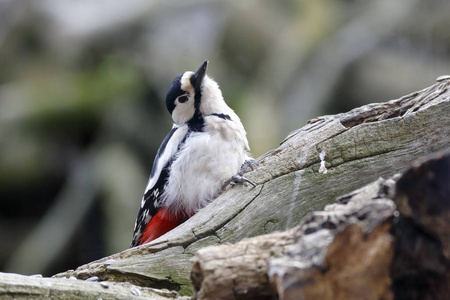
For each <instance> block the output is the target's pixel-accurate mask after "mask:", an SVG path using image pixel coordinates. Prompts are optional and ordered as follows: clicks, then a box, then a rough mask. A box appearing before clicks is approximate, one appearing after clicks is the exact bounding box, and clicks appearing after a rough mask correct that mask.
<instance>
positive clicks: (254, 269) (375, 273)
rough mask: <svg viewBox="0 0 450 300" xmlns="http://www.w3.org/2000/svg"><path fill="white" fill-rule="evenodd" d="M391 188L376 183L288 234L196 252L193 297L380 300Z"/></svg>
mask: <svg viewBox="0 0 450 300" xmlns="http://www.w3.org/2000/svg"><path fill="white" fill-rule="evenodd" d="M393 182H394V181H393V180H384V179H378V180H377V181H375V182H374V183H372V184H369V185H368V186H366V187H364V188H362V189H359V190H357V191H354V192H352V193H351V194H349V195H345V196H343V197H341V198H339V199H338V203H335V204H330V205H327V206H326V207H325V211H318V212H314V213H312V214H310V215H308V216H307V217H306V219H305V220H304V221H303V223H302V224H301V225H300V226H298V227H296V228H294V229H292V230H290V231H287V232H283V233H273V234H269V235H262V236H258V237H254V238H249V239H245V240H243V241H241V242H238V243H236V244H234V245H220V246H210V247H206V248H203V249H201V250H199V251H198V252H197V254H196V256H195V257H194V265H193V268H192V275H191V276H192V281H193V284H194V291H195V294H194V298H195V299H199V300H200V299H273V298H274V296H275V295H277V296H278V295H279V296H280V299H351V298H346V297H349V296H351V292H350V291H348V292H342V290H353V293H356V294H357V296H358V297H359V298H357V297H354V298H353V299H385V296H386V295H389V283H390V280H389V263H390V262H391V260H392V256H393V253H394V250H393V246H392V241H393V237H392V236H391V234H390V233H389V230H390V227H391V226H390V223H389V222H387V220H389V219H391V218H392V216H393V214H394V211H395V205H394V203H393V201H392V200H390V199H387V198H385V197H386V196H385V193H386V192H387V191H388V190H389V189H391V187H392V185H393ZM368 249H371V251H368ZM355 290H356V291H355ZM370 293H373V294H376V296H377V297H376V298H373V297H367V295H369V294H370ZM339 295H341V296H339Z"/></svg>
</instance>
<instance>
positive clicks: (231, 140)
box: [163, 116, 247, 213]
mask: <svg viewBox="0 0 450 300" xmlns="http://www.w3.org/2000/svg"><path fill="white" fill-rule="evenodd" d="M205 123H206V126H205V132H192V133H190V135H189V137H188V139H187V140H186V141H185V143H184V145H183V146H182V148H181V149H180V151H179V153H178V155H177V157H176V159H175V161H174V162H173V163H172V166H171V169H170V174H169V179H168V182H167V185H166V188H165V189H164V194H163V201H164V206H166V207H172V208H176V209H183V210H185V211H186V212H187V213H195V212H197V211H198V210H199V209H201V208H202V207H204V206H206V205H207V204H208V203H210V202H211V201H212V200H213V199H214V198H216V197H217V196H218V195H219V193H220V191H221V187H222V184H223V182H224V181H225V180H227V179H229V178H230V177H231V176H233V175H235V174H236V173H237V172H238V171H239V169H240V167H241V165H242V163H243V162H244V160H245V159H246V157H247V152H246V148H247V139H246V137H245V131H244V129H243V127H242V125H241V124H240V122H238V124H236V123H235V122H232V121H229V120H222V119H219V118H218V117H215V116H211V117H206V118H205Z"/></svg>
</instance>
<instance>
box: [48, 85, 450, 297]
mask: <svg viewBox="0 0 450 300" xmlns="http://www.w3.org/2000/svg"><path fill="white" fill-rule="evenodd" d="M449 85H450V81H449V80H444V81H441V82H438V83H436V84H434V85H432V86H430V87H428V88H426V89H424V90H421V91H419V92H415V93H412V94H410V95H407V96H404V97H402V98H400V99H397V100H391V101H389V102H385V103H375V104H369V105H366V106H362V107H359V108H356V109H353V110H351V111H349V112H347V113H342V114H338V115H332V116H322V117H319V118H316V119H313V120H310V121H309V122H308V123H307V124H306V125H305V126H304V127H302V128H300V129H298V130H296V131H294V132H292V133H291V134H289V135H288V137H287V138H286V139H285V140H284V141H283V142H282V143H281V144H280V146H279V147H278V148H277V149H274V150H272V151H269V152H268V153H266V154H264V155H263V156H261V157H260V158H258V161H259V163H260V167H259V168H258V169H256V170H255V171H252V172H250V173H247V174H246V177H247V178H248V179H250V180H251V181H252V182H254V183H255V184H256V185H257V186H256V187H254V188H253V187H252V186H250V185H242V186H236V187H234V188H230V189H228V190H227V191H225V192H224V193H223V194H222V195H220V196H219V197H218V198H217V199H216V200H215V201H214V202H213V203H211V204H210V205H208V206H207V207H205V208H204V209H202V210H201V211H200V212H199V213H197V214H196V215H195V216H193V217H192V218H191V219H189V220H188V221H186V222H185V223H183V224H182V225H180V226H179V227H177V228H175V229H174V230H172V231H171V232H169V233H167V234H166V235H164V236H162V237H160V238H158V239H157V240H154V241H152V242H151V243H149V244H146V245H143V246H140V247H137V248H133V249H128V250H125V251H123V252H121V253H117V254H114V255H112V256H109V257H105V258H103V259H100V260H98V261H95V262H92V263H89V264H86V265H83V266H80V267H79V268H77V269H76V270H69V271H67V272H64V273H61V274H57V275H55V277H70V276H73V277H76V278H79V279H86V278H89V277H91V276H98V277H99V278H100V279H101V280H105V281H114V282H128V283H131V284H135V285H137V286H141V287H154V288H167V289H170V290H175V291H178V292H179V293H181V294H183V295H185V294H192V283H191V280H190V272H191V267H192V262H191V258H192V257H193V255H194V254H195V253H196V252H197V251H198V250H199V249H202V248H204V247H206V246H210V245H217V244H223V243H234V242H238V241H240V240H242V239H243V238H245V237H254V236H258V235H261V234H265V233H270V232H274V231H279V230H286V229H289V228H293V227H294V226H296V225H298V224H299V223H300V222H301V221H302V220H303V219H304V218H305V216H307V215H308V214H310V213H311V212H313V211H316V210H320V209H323V208H324V207H325V205H327V204H330V203H333V202H334V201H335V198H336V197H337V196H339V195H342V194H346V193H348V192H350V191H353V190H355V189H356V188H359V187H361V186H364V185H365V184H367V183H369V182H371V181H373V180H375V179H377V178H378V177H380V176H382V177H385V178H388V177H390V176H392V175H393V174H395V173H397V172H400V171H403V170H405V169H406V168H407V167H408V166H409V165H410V164H411V162H413V161H414V160H415V159H417V158H419V157H421V156H424V155H426V154H429V153H432V152H435V151H439V150H443V149H446V148H447V147H448V145H449V142H450V102H449V99H450V90H449ZM322 151H323V152H324V154H325V157H324V161H325V165H324V166H325V168H326V170H327V172H326V173H324V172H323V170H322V172H320V171H319V169H320V166H321V159H320V157H319V154H320V153H321V152H322Z"/></svg>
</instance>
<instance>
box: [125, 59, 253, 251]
mask: <svg viewBox="0 0 450 300" xmlns="http://www.w3.org/2000/svg"><path fill="white" fill-rule="evenodd" d="M207 66H208V61H207V60H205V62H204V63H203V64H202V65H201V66H200V68H198V70H197V71H196V72H191V71H187V72H184V73H181V74H180V75H178V76H177V77H176V78H175V79H174V80H173V82H172V86H171V87H170V89H169V92H168V93H167V97H166V106H167V109H168V111H169V113H170V114H171V115H172V120H173V126H172V129H171V130H170V132H169V133H168V134H167V136H166V137H165V139H164V140H163V142H162V144H161V146H160V147H159V149H158V152H157V154H156V158H155V160H154V162H153V168H152V172H151V175H150V179H149V181H148V184H147V187H146V189H145V192H144V196H143V198H142V201H141V206H140V208H139V212H138V215H137V219H136V223H135V225H134V235H133V241H132V242H131V247H135V246H138V245H142V244H146V243H148V242H150V241H152V240H154V239H156V238H158V237H159V236H161V235H163V234H164V233H166V232H168V231H170V230H172V229H173V228H175V227H177V226H178V225H180V224H181V223H183V222H184V221H186V220H187V219H188V218H190V217H191V216H193V215H194V214H195V213H196V212H197V211H198V210H200V209H201V208H203V207H205V206H206V205H207V204H209V203H210V202H211V201H212V200H214V198H216V197H217V196H218V195H219V194H220V193H221V191H222V190H223V188H225V187H226V186H227V185H229V184H230V185H235V184H236V183H242V182H249V183H251V184H253V183H252V182H250V181H249V180H248V179H246V178H245V177H244V176H243V174H244V172H245V171H246V170H247V169H248V168H251V169H253V166H256V165H258V163H257V162H256V161H255V160H254V159H252V158H251V157H250V152H249V151H250V148H249V146H248V141H247V137H246V132H245V130H244V126H243V125H242V123H241V121H240V119H239V117H238V116H237V115H236V113H235V112H234V111H233V110H232V109H231V108H230V107H228V105H227V104H226V103H225V101H224V99H223V97H222V92H221V91H220V89H219V86H218V84H217V83H216V82H215V81H214V80H213V79H211V78H210V77H208V75H206V68H207Z"/></svg>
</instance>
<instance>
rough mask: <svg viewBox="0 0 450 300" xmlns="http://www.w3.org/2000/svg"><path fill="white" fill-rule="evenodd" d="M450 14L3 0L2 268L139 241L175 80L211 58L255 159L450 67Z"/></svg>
mask: <svg viewBox="0 0 450 300" xmlns="http://www.w3.org/2000/svg"><path fill="white" fill-rule="evenodd" d="M449 12H450V3H448V2H447V1H445V0H438V1H433V2H429V1H424V0H422V1H419V0H399V1H390V0H374V1H344V0H340V1H331V0H319V1H307V0H284V1H276V2H274V1H268V0H263V1H245V2H243V1H237V0H231V1H217V0H215V1H214V0H211V1H207V0H191V1H159V0H153V1H149V0H132V1H130V0H126V1H125V0H119V1H112V2H108V3H106V2H104V1H70V0H41V1H14V0H3V1H0V65H1V68H0V245H1V247H0V270H2V271H10V272H18V273H24V274H30V273H43V274H45V275H50V274H53V273H55V272H58V271H63V270H66V269H69V268H74V267H76V266H78V265H80V264H82V263H85V262H88V261H91V260H94V259H97V258H99V257H101V256H105V255H108V254H111V253H114V252H118V251H121V250H124V249H126V248H127V247H128V245H129V242H130V240H131V235H132V229H133V224H134V218H135V216H136V213H137V209H138V206H139V203H140V199H141V197H142V193H143V190H144V187H145V183H146V180H147V178H148V175H149V174H150V170H151V166H152V162H153V158H154V155H155V153H156V150H157V149H158V147H159V144H160V143H161V141H162V139H163V138H164V136H165V134H166V133H167V132H168V131H169V128H170V126H171V120H170V116H169V114H168V113H167V112H166V109H165V103H164V98H165V94H166V92H167V89H168V87H169V86H170V83H171V82H172V80H173V78H174V77H175V76H176V75H178V74H179V73H181V72H183V71H186V70H195V69H196V68H197V67H198V66H199V64H200V63H201V62H202V61H203V60H204V59H209V60H210V67H209V69H208V73H209V75H210V76H212V77H214V78H215V79H216V80H217V81H218V82H219V84H220V86H221V88H222V91H223V94H224V97H225V99H226V101H227V102H228V103H229V105H230V106H231V107H232V108H234V109H235V110H236V111H237V113H238V114H239V115H240V117H241V119H242V121H243V123H244V125H245V127H246V129H247V132H248V137H249V141H250V146H251V147H252V152H253V154H254V156H256V157H257V156H259V155H261V154H263V153H264V152H266V151H268V150H270V149H272V148H275V147H276V146H277V144H278V143H279V142H280V141H281V140H282V139H283V138H284V137H285V136H286V135H287V134H288V133H289V132H290V131H292V130H294V129H296V128H298V127H300V126H302V125H303V124H305V122H306V121H307V120H308V119H309V118H313V117H316V116H318V115H322V114H331V113H338V112H342V111H346V110H349V109H351V108H353V107H356V106H360V105H363V104H366V103H369V102H380V101H387V100H389V99H392V98H396V97H400V96H402V95H404V94H406V93H409V92H412V91H414V90H418V89H421V88H423V87H426V86H428V85H430V84H431V83H433V81H434V79H435V78H436V77H438V76H439V75H442V74H445V73H448V72H449V71H448V70H449V67H450V59H449V54H450V31H449V30H448V28H449V26H450V19H449V18H448V14H449Z"/></svg>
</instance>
